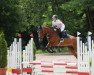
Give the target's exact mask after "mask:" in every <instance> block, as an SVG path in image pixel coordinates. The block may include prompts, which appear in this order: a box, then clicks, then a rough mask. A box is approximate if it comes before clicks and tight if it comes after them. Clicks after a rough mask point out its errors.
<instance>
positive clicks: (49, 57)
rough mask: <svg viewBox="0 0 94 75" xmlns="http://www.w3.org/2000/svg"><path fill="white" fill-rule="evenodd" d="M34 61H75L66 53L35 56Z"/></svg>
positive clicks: (42, 74) (59, 74)
mask: <svg viewBox="0 0 94 75" xmlns="http://www.w3.org/2000/svg"><path fill="white" fill-rule="evenodd" d="M36 60H38V61H68V62H76V61H77V59H76V58H75V57H74V56H73V55H71V54H67V53H63V54H62V53H54V54H53V53H46V54H36ZM37 75H77V74H66V73H63V74H62V73H58V74H53V73H38V74H37Z"/></svg>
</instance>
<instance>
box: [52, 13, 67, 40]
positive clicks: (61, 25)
mask: <svg viewBox="0 0 94 75" xmlns="http://www.w3.org/2000/svg"><path fill="white" fill-rule="evenodd" d="M52 20H53V21H52V27H55V28H57V29H60V32H61V33H62V37H63V38H64V36H66V34H65V32H64V29H65V24H64V23H63V22H62V21H61V20H60V19H58V16H57V15H53V16H52Z"/></svg>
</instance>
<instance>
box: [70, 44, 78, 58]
mask: <svg viewBox="0 0 94 75" xmlns="http://www.w3.org/2000/svg"><path fill="white" fill-rule="evenodd" d="M68 49H69V50H70V51H71V53H72V54H73V55H74V56H75V57H76V58H77V53H76V50H75V49H74V48H73V47H72V46H69V47H68Z"/></svg>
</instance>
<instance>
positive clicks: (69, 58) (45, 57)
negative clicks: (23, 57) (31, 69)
mask: <svg viewBox="0 0 94 75" xmlns="http://www.w3.org/2000/svg"><path fill="white" fill-rule="evenodd" d="M36 60H48V61H52V60H53V61H55V60H64V61H70V62H72V61H73V62H76V61H77V59H76V58H75V57H74V56H73V55H72V54H68V53H65V54H64V53H45V54H36Z"/></svg>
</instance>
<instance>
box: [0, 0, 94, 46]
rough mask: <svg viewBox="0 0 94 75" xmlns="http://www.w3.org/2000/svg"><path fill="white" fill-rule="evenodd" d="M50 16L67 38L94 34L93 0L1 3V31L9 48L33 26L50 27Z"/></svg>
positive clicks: (40, 0)
mask: <svg viewBox="0 0 94 75" xmlns="http://www.w3.org/2000/svg"><path fill="white" fill-rule="evenodd" d="M53 14H57V15H58V16H59V18H60V19H61V20H62V21H63V22H64V23H65V25H66V30H68V32H69V34H72V35H75V36H76V32H77V31H80V32H81V33H83V34H86V32H87V31H88V30H90V31H92V32H94V25H93V24H94V21H93V20H94V0H0V28H2V29H3V31H4V34H5V38H6V40H7V42H8V44H10V43H11V41H12V39H13V38H14V37H15V34H16V33H19V32H21V33H22V32H28V33H30V32H31V27H32V25H43V26H47V25H48V26H51V21H52V20H51V17H52V15H53Z"/></svg>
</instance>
